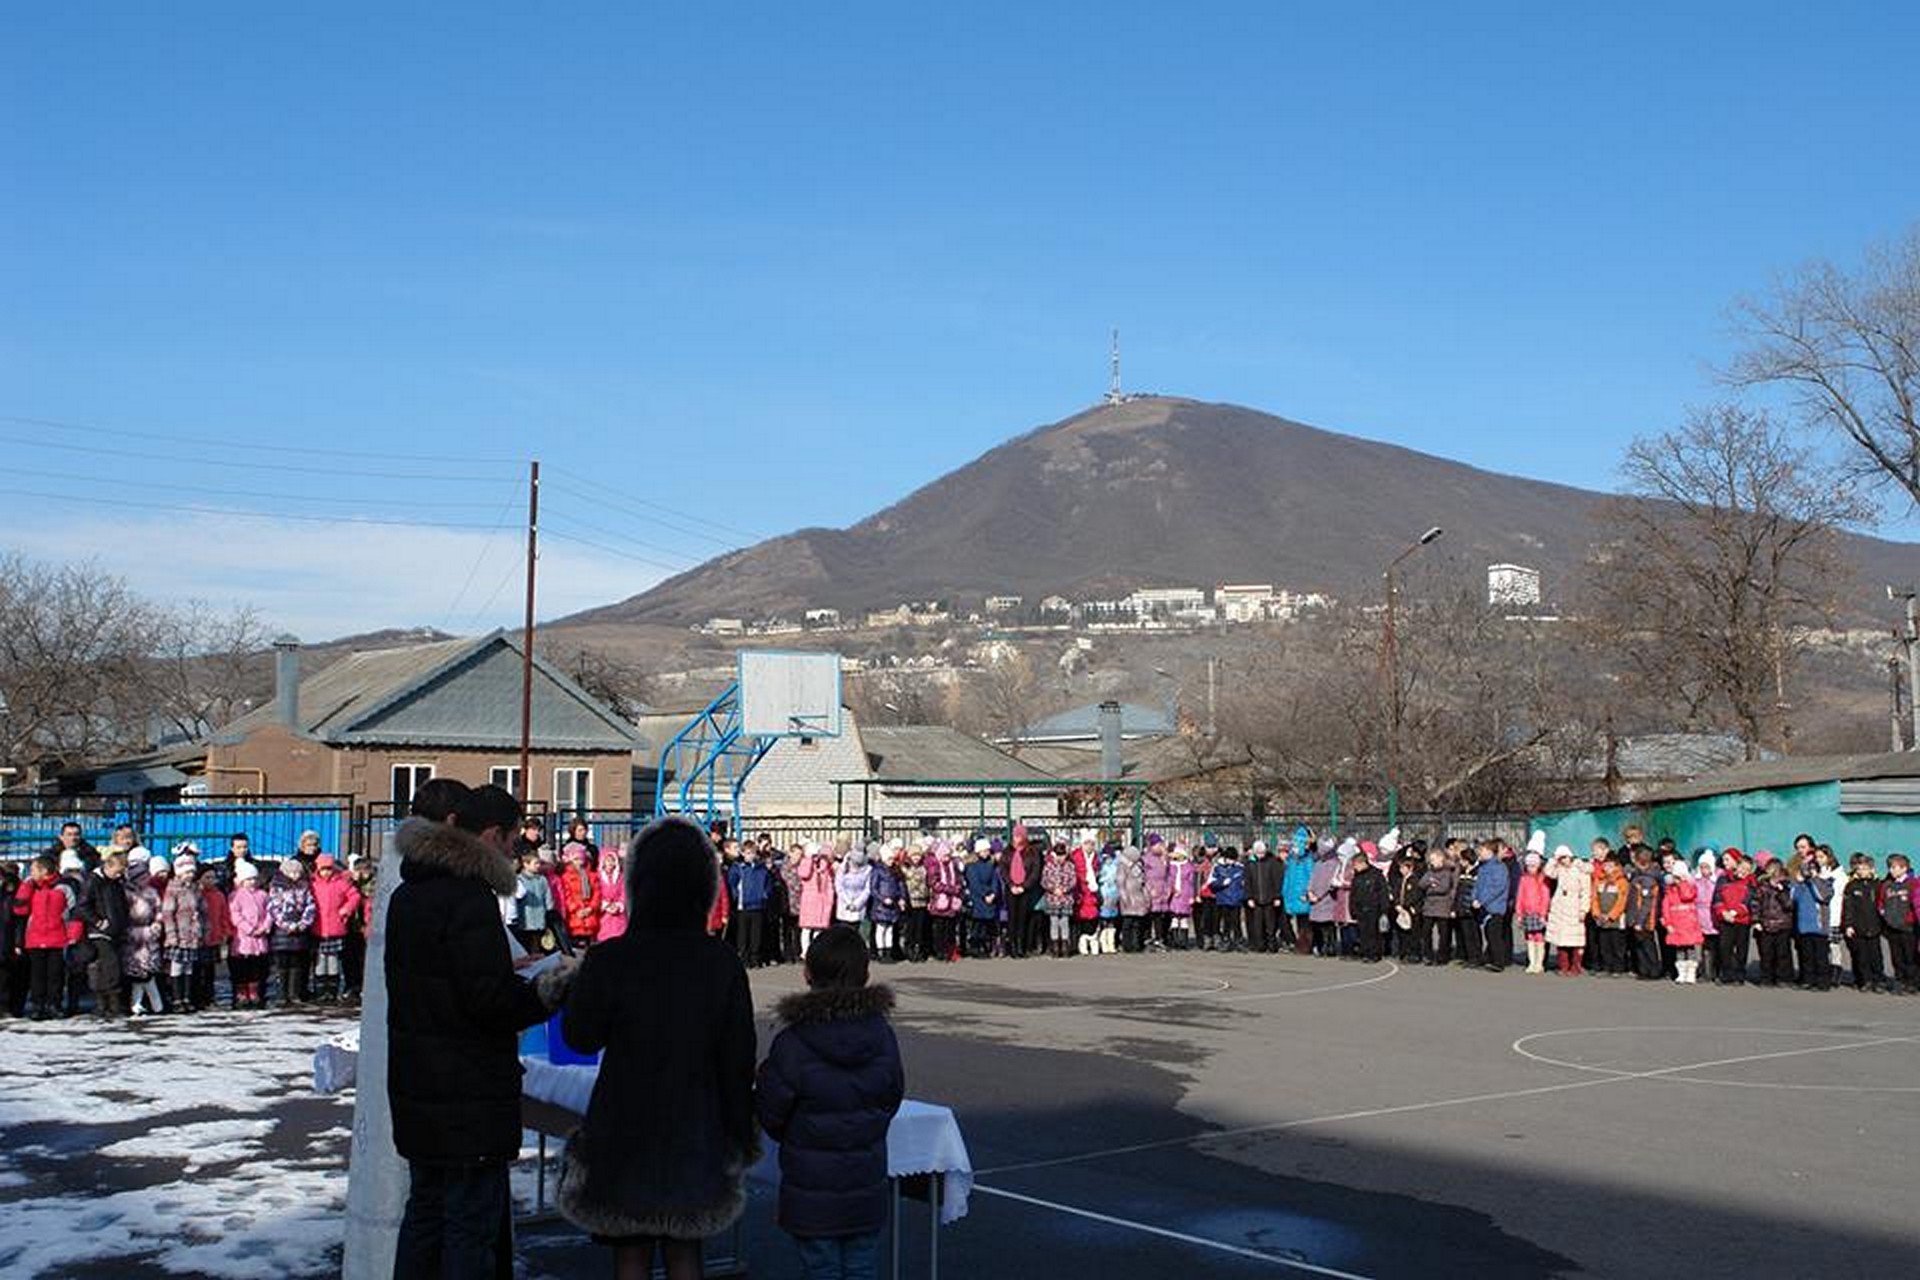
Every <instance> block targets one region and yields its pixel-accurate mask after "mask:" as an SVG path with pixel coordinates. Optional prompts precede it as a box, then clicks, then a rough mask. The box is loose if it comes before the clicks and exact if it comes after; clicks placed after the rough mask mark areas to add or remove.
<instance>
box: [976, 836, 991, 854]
mask: <svg viewBox="0 0 1920 1280" xmlns="http://www.w3.org/2000/svg"><path fill="white" fill-rule="evenodd" d="M973 851H974V852H975V853H992V852H993V841H991V840H989V839H987V838H986V837H984V836H982V837H981V838H980V839H978V840H975V841H974V842H973Z"/></svg>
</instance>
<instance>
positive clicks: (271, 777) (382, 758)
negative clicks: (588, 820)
mask: <svg viewBox="0 0 1920 1280" xmlns="http://www.w3.org/2000/svg"><path fill="white" fill-rule="evenodd" d="M275 647H276V649H277V650H278V653H277V663H278V665H277V671H276V690H275V697H274V700H273V702H271V703H269V704H267V705H265V706H261V707H258V708H255V709H254V710H252V711H250V712H248V713H247V714H246V715H244V716H242V717H240V718H239V719H238V720H235V721H234V722H232V723H231V724H228V725H226V726H225V727H224V728H222V729H220V730H218V731H216V732H215V733H214V734H213V735H212V736H211V737H210V738H209V739H208V740H207V742H206V764H205V774H206V779H207V790H208V794H209V795H210V796H241V795H277V796H288V795H339V796H349V797H351V798H352V799H353V800H354V801H355V802H356V803H357V804H364V805H367V806H369V808H371V809H374V810H375V811H376V812H377V811H378V810H379V809H381V808H383V807H385V806H391V807H392V809H393V811H395V812H398V813H404V812H405V811H406V807H407V805H408V803H409V802H410V801H411V800H412V798H413V793H414V791H415V790H416V789H417V788H418V787H419V786H420V785H421V784H422V783H424V782H426V781H427V780H428V779H430V778H436V777H442V778H445V777H450V778H457V779H459V780H460V781H462V782H465V783H468V784H470V785H474V786H478V785H481V784H484V783H489V782H491V783H495V784H497V785H500V786H503V787H506V788H507V789H508V790H517V789H518V787H519V783H520V778H519V765H520V717H521V689H522V671H523V668H524V662H523V658H522V650H521V648H520V643H519V640H518V638H517V637H515V636H513V635H511V634H509V633H507V632H504V631H495V632H492V633H491V634H489V635H484V636H478V637H472V638H468V639H464V640H444V641H438V642H435V643H432V644H420V645H411V646H408V647H406V648H400V649H382V650H377V651H372V652H366V653H355V654H351V655H349V656H348V657H346V658H343V659H341V660H340V661H338V662H335V663H333V664H332V665H331V666H328V667H326V668H325V669H323V670H321V671H319V672H317V673H315V674H313V675H309V676H305V677H304V678H303V677H302V675H301V672H300V652H299V647H298V644H297V643H296V642H293V641H290V640H282V641H280V642H278V643H277V644H276V646H275ZM532 726H533V752H532V756H531V772H532V776H531V777H530V778H529V779H528V780H527V782H528V787H527V796H528V799H529V800H531V801H533V802H536V803H540V804H544V805H545V806H546V807H547V808H548V811H549V812H551V813H555V814H561V813H575V812H584V811H587V810H603V811H604V810H615V811H625V810H629V809H630V808H631V806H632V803H633V769H634V754H635V752H636V751H645V750H646V749H647V747H648V744H647V743H646V742H645V741H644V739H643V737H642V735H641V734H640V732H639V731H638V730H637V729H636V728H635V727H634V726H633V725H632V724H630V723H628V722H627V721H625V720H623V719H621V718H620V716H619V715H618V714H617V713H616V712H614V711H613V709H612V708H610V707H608V706H606V705H605V704H604V703H602V702H600V701H598V700H597V699H595V698H594V697H593V696H592V695H591V694H589V693H587V692H586V691H585V690H584V689H582V688H580V686H579V685H577V684H575V683H574V682H573V681H572V680H570V679H568V678H567V676H566V675H565V674H564V673H562V672H561V671H559V670H558V669H557V668H555V667H553V666H552V665H550V664H549V663H547V662H546V661H545V660H544V659H543V658H541V657H540V656H539V655H538V654H537V653H536V654H535V655H534V661H533V714H532Z"/></svg>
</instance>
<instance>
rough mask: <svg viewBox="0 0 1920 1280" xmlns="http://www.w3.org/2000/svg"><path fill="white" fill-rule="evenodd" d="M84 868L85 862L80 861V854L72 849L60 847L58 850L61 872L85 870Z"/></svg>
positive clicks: (85, 866)
mask: <svg viewBox="0 0 1920 1280" xmlns="http://www.w3.org/2000/svg"><path fill="white" fill-rule="evenodd" d="M86 869H87V864H86V863H84V862H82V861H80V855H79V854H78V853H76V852H75V851H73V850H72V849H62V850H61V851H60V870H61V871H62V872H66V871H85V870H86Z"/></svg>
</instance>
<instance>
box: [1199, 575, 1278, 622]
mask: <svg viewBox="0 0 1920 1280" xmlns="http://www.w3.org/2000/svg"><path fill="white" fill-rule="evenodd" d="M1273 595H1274V593H1273V584H1272V583H1260V584H1253V583H1239V584H1222V585H1220V586H1218V587H1215V588H1214V589H1213V607H1214V608H1215V609H1216V610H1218V611H1219V616H1220V621H1222V622H1264V621H1266V619H1267V615H1268V613H1269V611H1270V609H1271V607H1272V605H1273Z"/></svg>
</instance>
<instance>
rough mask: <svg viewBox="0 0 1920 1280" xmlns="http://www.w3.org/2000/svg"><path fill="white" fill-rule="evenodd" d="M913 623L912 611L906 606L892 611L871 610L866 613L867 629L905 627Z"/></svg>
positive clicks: (896, 607) (898, 606) (899, 606)
mask: <svg viewBox="0 0 1920 1280" xmlns="http://www.w3.org/2000/svg"><path fill="white" fill-rule="evenodd" d="M912 623H913V610H911V609H909V608H908V607H907V606H906V605H897V606H895V607H894V608H892V609H873V610H870V611H869V612H868V613H867V625H868V626H869V627H905V626H910V625H912Z"/></svg>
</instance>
